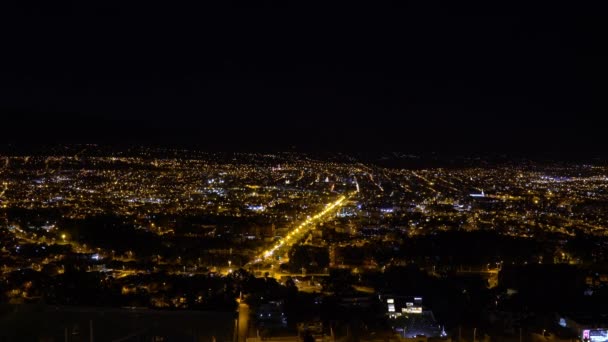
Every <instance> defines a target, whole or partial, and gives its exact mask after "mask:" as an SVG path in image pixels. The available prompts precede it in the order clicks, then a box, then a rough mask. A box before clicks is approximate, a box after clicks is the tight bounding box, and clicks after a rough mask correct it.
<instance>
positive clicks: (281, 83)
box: [0, 0, 608, 153]
mask: <svg viewBox="0 0 608 342" xmlns="http://www.w3.org/2000/svg"><path fill="white" fill-rule="evenodd" d="M209 2H212V1H209ZM125 3H127V1H112V0H110V1H74V2H73V3H70V2H59V4H58V3H56V2H53V1H40V2H38V1H27V0H26V1H18V2H14V3H9V4H3V5H1V6H3V8H0V11H1V12H2V13H3V14H2V16H3V17H4V18H3V26H4V27H3V36H4V37H3V41H2V45H3V46H2V50H1V51H2V54H3V56H2V59H3V63H2V64H1V65H0V72H1V74H2V75H1V79H0V110H1V111H2V115H3V117H5V118H6V119H3V121H4V124H3V125H2V126H3V129H2V132H3V136H2V140H3V141H12V142H18V143H27V142H43V143H46V142H49V143H52V142H120V143H122V142H142V143H150V142H152V143H160V144H191V145H196V146H202V147H209V148H213V149H252V148H253V149H256V148H260V149H268V148H270V149H285V148H289V147H291V146H296V147H297V148H305V149H306V148H307V149H332V150H362V149H364V150H401V151H418V150H444V151H452V150H453V151H465V152H477V151H497V152H513V151H517V152H521V151H523V152H527V151H529V152H530V153H543V152H544V151H547V152H551V153H556V152H557V153H560V151H564V153H566V152H567V153H589V152H602V151H605V150H607V149H608V144H607V143H606V141H605V140H608V139H606V138H605V136H606V134H605V133H604V132H603V131H604V130H605V127H604V126H603V125H602V123H601V122H600V121H599V120H600V119H599V118H597V116H598V115H599V116H600V117H601V116H602V115H604V113H606V109H607V108H606V107H607V106H606V105H605V103H604V102H605V96H606V95H605V94H606V76H608V75H607V72H606V71H607V67H606V60H608V59H606V55H605V54H604V53H603V51H602V45H605V43H606V39H605V36H604V33H603V31H605V29H606V27H605V26H606V24H605V20H604V19H603V18H602V17H601V16H600V14H601V11H600V10H599V9H597V8H583V7H580V6H581V5H575V4H574V3H570V5H569V6H570V7H567V6H565V5H564V6H563V7H560V6H561V5H559V4H555V3H551V2H547V3H546V4H540V3H536V4H528V5H526V6H518V7H515V6H511V7H510V6H506V5H497V4H493V5H490V4H488V3H494V2H492V1H485V2H467V4H462V2H456V1H450V2H446V3H439V2H434V1H415V2H414V1H412V2H407V1H405V0H404V1H394V2H383V1H380V2H371V3H373V7H370V6H371V5H370V2H366V3H363V2H356V1H354V2H346V1H345V2H329V1H318V2H315V1H312V2H311V1H307V2H304V1H294V2H291V3H290V4H289V5H285V4H284V1H276V2H270V1H266V2H261V1H243V2H234V1H233V2H228V1H224V2H221V1H216V2H212V3H214V4H213V5H200V4H199V5H183V4H175V2H172V1H165V2H162V3H161V2H145V1H140V2H132V1H131V2H128V3H129V4H125ZM201 3H204V2H201ZM572 6H579V7H572Z"/></svg>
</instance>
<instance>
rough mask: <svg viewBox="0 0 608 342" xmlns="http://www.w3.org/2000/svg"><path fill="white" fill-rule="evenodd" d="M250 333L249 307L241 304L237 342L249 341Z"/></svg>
mask: <svg viewBox="0 0 608 342" xmlns="http://www.w3.org/2000/svg"><path fill="white" fill-rule="evenodd" d="M248 333H249V305H247V304H245V303H239V323H238V332H237V336H238V337H237V342H245V341H247V335H248Z"/></svg>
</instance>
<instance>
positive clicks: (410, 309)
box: [401, 306, 422, 314]
mask: <svg viewBox="0 0 608 342" xmlns="http://www.w3.org/2000/svg"><path fill="white" fill-rule="evenodd" d="M401 311H402V312H403V313H410V314H420V313H422V307H421V306H410V307H407V308H403V309H401Z"/></svg>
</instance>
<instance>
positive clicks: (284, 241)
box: [246, 196, 347, 266]
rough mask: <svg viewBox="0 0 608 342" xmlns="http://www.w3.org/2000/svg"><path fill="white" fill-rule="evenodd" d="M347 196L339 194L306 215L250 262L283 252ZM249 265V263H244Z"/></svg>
mask: <svg viewBox="0 0 608 342" xmlns="http://www.w3.org/2000/svg"><path fill="white" fill-rule="evenodd" d="M346 199H347V197H346V196H341V197H340V198H338V200H336V201H335V202H332V203H329V204H327V205H326V206H325V208H324V209H323V210H322V211H320V212H319V213H317V214H316V215H314V216H310V217H308V218H307V219H306V220H305V221H304V222H302V223H301V224H300V225H298V226H297V227H295V228H294V229H292V230H291V231H290V232H289V233H288V234H287V235H286V236H284V237H283V238H281V239H280V240H279V241H277V242H276V243H275V244H274V245H273V246H272V247H270V248H269V249H267V250H265V251H264V252H262V254H261V255H260V256H259V257H258V258H256V259H255V260H253V261H252V262H251V263H254V264H255V263H260V262H262V261H266V260H269V259H271V258H272V257H274V256H277V255H278V256H280V255H283V254H285V252H286V251H287V250H289V248H291V246H293V245H294V244H295V243H297V242H298V241H300V240H301V239H302V238H303V237H304V236H305V235H306V234H307V233H308V232H310V231H311V230H313V229H314V228H315V226H316V225H317V224H319V223H321V222H323V220H324V219H326V218H327V217H328V214H329V213H331V212H333V211H334V210H336V209H338V208H340V207H341V206H342V205H344V204H345V203H346V202H347V201H346ZM246 266H251V265H249V264H248V265H246Z"/></svg>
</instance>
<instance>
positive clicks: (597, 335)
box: [583, 329, 608, 342]
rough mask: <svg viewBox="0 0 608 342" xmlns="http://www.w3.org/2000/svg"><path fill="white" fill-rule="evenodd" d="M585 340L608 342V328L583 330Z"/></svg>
mask: <svg viewBox="0 0 608 342" xmlns="http://www.w3.org/2000/svg"><path fill="white" fill-rule="evenodd" d="M583 340H584V341H590V342H608V329H586V330H583Z"/></svg>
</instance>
